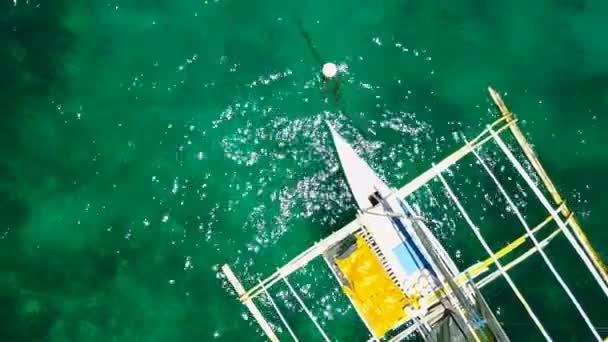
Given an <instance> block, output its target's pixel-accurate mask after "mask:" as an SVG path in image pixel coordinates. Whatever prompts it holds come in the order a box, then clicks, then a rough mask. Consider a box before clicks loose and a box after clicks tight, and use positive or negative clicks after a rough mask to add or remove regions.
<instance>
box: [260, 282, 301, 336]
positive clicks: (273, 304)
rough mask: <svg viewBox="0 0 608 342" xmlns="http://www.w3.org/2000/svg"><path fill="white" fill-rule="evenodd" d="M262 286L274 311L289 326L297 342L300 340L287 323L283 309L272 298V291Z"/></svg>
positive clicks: (290, 332)
mask: <svg viewBox="0 0 608 342" xmlns="http://www.w3.org/2000/svg"><path fill="white" fill-rule="evenodd" d="M259 282H260V284H261V283H262V281H259ZM262 288H263V289H264V294H266V297H268V300H269V301H270V304H272V307H273V308H274V311H276V313H277V315H279V318H280V319H281V322H283V325H285V328H287V331H289V334H290V335H291V337H292V338H293V340H294V341H295V342H299V340H298V337H296V334H294V332H293V330H291V327H290V326H289V324H288V323H287V320H286V319H285V317H283V314H282V313H281V310H279V307H278V306H277V304H276V303H275V302H274V300H273V299H272V296H271V295H270V293H269V292H268V290H266V287H265V286H263V285H262Z"/></svg>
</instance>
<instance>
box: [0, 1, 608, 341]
mask: <svg viewBox="0 0 608 342" xmlns="http://www.w3.org/2000/svg"><path fill="white" fill-rule="evenodd" d="M606 18H608V2H607V1H605V0H537V1H528V0H512V1H493V2H491V1H480V0H462V1H445V0H430V1H413V0H384V1H345V0H337V1H319V0H309V1H276V0H273V1H270V0H260V1H244V0H239V1H237V0H184V1H169V0H156V1H144V0H108V1H84V0H56V1H42V0H2V1H1V5H0V35H1V44H2V48H0V77H1V78H2V85H1V86H0V101H1V102H0V103H1V104H2V110H1V113H2V117H1V121H0V140H1V143H0V153H1V158H0V341H7V342H11V341H15V342H17V341H211V340H223V341H242V340H247V341H262V340H263V337H262V334H261V331H260V330H259V329H258V328H257V327H256V325H255V324H254V322H253V320H252V318H251V317H250V316H249V315H248V314H247V313H246V309H245V308H244V307H243V306H241V305H240V304H239V303H238V302H237V300H236V299H235V296H234V292H233V291H232V290H231V288H230V286H229V285H228V283H227V282H226V280H225V279H224V278H223V277H222V275H221V272H220V269H219V268H220V267H221V265H222V264H224V263H229V264H230V265H232V268H233V270H234V271H235V273H236V274H237V275H238V276H239V277H240V278H241V280H242V281H243V283H244V284H245V286H246V287H250V286H253V285H254V284H255V283H256V282H257V281H258V279H259V278H262V277H263V276H264V275H265V274H269V273H271V272H272V271H273V270H274V269H275V268H276V267H277V266H279V265H281V264H282V263H283V262H286V261H287V260H289V258H290V257H293V256H295V255H296V254H297V253H299V252H300V251H302V250H304V249H305V248H306V247H307V246H309V245H310V244H311V243H313V242H314V241H317V240H319V239H321V238H322V237H324V236H327V235H328V234H330V233H331V232H332V231H335V230H337V229H339V228H340V227H341V226H342V225H343V224H345V223H347V222H349V221H350V220H352V219H353V218H354V214H355V205H354V202H353V200H352V198H351V196H350V194H349V193H348V188H347V184H346V182H345V179H344V177H343V174H342V173H341V170H340V168H339V165H338V160H337V156H336V154H335V152H334V150H333V146H332V142H331V137H330V135H329V132H328V129H327V127H326V125H325V121H326V120H329V121H331V122H333V123H334V124H335V125H336V126H337V127H338V129H339V131H340V132H341V133H342V134H343V135H344V136H345V137H346V138H347V139H349V140H350V141H351V142H352V143H353V145H354V146H355V147H356V148H357V149H358V150H359V151H360V152H361V154H362V156H363V157H364V158H365V159H366V160H368V161H369V162H370V164H371V165H372V166H373V167H374V168H375V169H377V170H378V172H379V173H380V174H381V175H382V176H383V177H385V179H387V180H388V181H389V182H390V183H391V184H392V185H393V186H395V187H398V186H400V185H403V184H405V183H407V182H408V181H409V180H411V179H412V178H413V177H414V176H415V175H417V174H418V173H420V172H422V171H424V170H425V169H426V168H428V167H430V166H431V164H432V163H433V162H434V161H435V162H436V161H438V160H440V159H441V158H442V157H444V156H446V155H447V154H448V153H450V152H451V151H453V150H454V149H455V148H456V147H457V146H459V145H460V144H462V143H463V142H464V138H463V136H466V137H469V138H471V137H473V136H475V135H476V134H477V133H478V132H479V131H481V130H482V129H483V127H484V126H485V125H486V124H487V123H490V122H492V121H493V120H494V119H496V118H497V117H498V114H497V113H496V111H495V109H494V107H493V105H492V103H491V101H490V100H489V97H488V96H487V90H486V88H487V87H488V86H490V85H491V86H493V87H495V88H496V89H497V90H498V91H500V92H501V93H502V94H503V95H504V98H505V100H506V101H507V103H508V105H510V107H511V108H512V109H513V110H514V111H515V112H516V113H517V115H518V118H519V119H520V126H521V127H522V129H523V130H524V131H525V132H526V134H527V136H528V137H529V139H530V141H531V142H532V143H533V144H534V147H535V149H536V151H537V152H538V154H539V155H540V158H541V159H542V161H543V162H544V164H545V166H546V168H547V169H548V171H549V173H550V175H551V176H552V178H553V179H554V181H555V183H556V185H557V186H558V188H559V189H560V191H561V192H562V193H563V194H564V196H565V197H566V198H567V199H568V203H569V205H570V207H572V208H573V209H574V210H575V211H576V212H577V217H578V218H579V220H580V221H581V223H582V225H583V227H584V228H585V230H586V231H587V233H588V235H589V237H590V238H591V240H592V241H593V242H594V245H595V246H596V248H597V250H598V252H599V253H600V254H601V255H602V256H603V258H604V260H606V259H608V244H607V242H608V230H607V229H606V227H605V223H604V219H605V218H606V213H607V212H608V200H606V199H604V198H603V196H604V194H605V193H606V190H608V181H607V180H606V179H607V178H606V177H607V176H608V152H607V151H608V142H607V141H608V140H607V139H608V133H607V129H608V116H607V114H606V111H607V108H608V44H606V36H607V34H608V28H607V27H606ZM326 61H332V62H335V63H336V64H338V65H339V67H340V70H341V71H340V80H341V82H340V86H339V89H338V90H336V88H331V87H329V88H328V87H327V86H326V85H324V84H323V82H322V81H321V80H320V78H319V70H320V67H321V63H324V62H326ZM508 142H509V143H511V146H516V145H514V144H513V140H508ZM488 150H489V149H488ZM484 155H486V157H488V159H489V160H491V161H492V165H493V166H494V167H495V168H496V169H497V170H501V172H500V173H501V174H502V175H503V176H505V177H504V178H505V181H506V182H507V183H508V184H507V185H508V188H509V189H510V190H512V191H514V192H516V193H517V196H516V197H517V201H518V205H520V206H521V207H522V208H524V207H525V208H529V207H530V206H532V207H533V204H534V202H535V201H534V198H533V196H532V195H529V194H528V195H526V194H525V191H524V188H525V184H524V183H523V182H516V181H515V180H514V179H511V178H509V177H507V174H508V171H504V172H503V170H504V169H503V168H502V167H501V166H500V165H507V164H504V160H502V159H501V158H500V157H499V156H498V155H497V154H492V153H491V152H490V151H484ZM494 156H496V157H494ZM501 163H502V164H501ZM475 166H476V165H475V164H474V159H467V160H466V161H465V163H464V164H463V166H462V167H460V168H453V170H452V171H453V172H452V173H450V174H449V177H448V180H449V182H450V183H451V184H452V185H453V186H454V187H455V188H456V189H457V190H458V191H459V193H460V196H461V197H462V200H463V202H464V203H465V205H467V208H469V209H470V212H469V213H470V214H471V216H472V217H473V218H474V219H475V220H476V223H477V224H478V225H479V226H480V229H481V231H482V233H483V234H484V235H485V236H486V237H488V240H489V241H490V242H491V243H490V244H491V246H492V248H494V249H498V248H500V247H502V246H504V245H505V244H506V243H507V242H508V241H510V240H511V239H513V238H515V237H517V236H519V235H521V234H522V233H523V228H522V227H521V226H520V225H518V224H517V221H516V219H515V218H514V216H513V215H512V214H510V213H509V212H508V211H507V210H506V206H505V203H504V201H502V200H501V198H500V196H499V195H498V194H497V192H496V189H494V188H492V184H491V183H488V182H487V179H486V181H485V183H484V181H481V180H480V179H481V178H479V177H478V176H479V171H478V170H479V168H478V167H475ZM410 201H411V203H412V204H413V205H416V206H418V207H420V208H421V209H423V212H424V213H425V215H426V216H427V218H429V219H432V222H433V225H432V228H433V230H434V231H435V233H436V234H437V236H438V237H439V238H440V240H441V241H442V242H443V243H444V244H445V245H446V248H447V249H448V250H449V251H450V253H452V254H453V255H454V256H455V258H456V261H457V263H458V265H459V266H460V267H462V268H464V267H466V266H467V265H469V264H471V263H472V262H475V261H477V260H481V259H483V258H484V254H483V251H482V249H481V248H480V247H479V244H478V243H477V241H476V240H475V238H474V236H473V235H472V233H471V232H470V229H469V227H468V226H467V225H466V223H465V221H464V220H462V218H461V217H460V216H459V215H458V213H457V211H456V209H455V208H454V206H453V204H451V203H450V202H449V200H448V199H447V197H445V193H444V192H443V191H442V189H441V187H440V185H439V184H437V183H433V184H432V185H431V186H429V187H428V188H425V189H423V193H422V194H419V195H417V196H416V197H413V198H411V199H410ZM528 203H529V204H530V206H528ZM526 215H527V218H528V219H529V222H530V224H531V225H534V224H536V223H538V222H540V221H541V220H542V219H543V218H544V217H545V216H546V213H545V214H540V211H539V210H536V209H533V208H532V209H530V210H527V211H526ZM547 229H554V227H551V228H547ZM547 253H548V255H549V256H550V257H552V259H554V260H555V264H556V267H557V268H558V270H559V271H560V272H561V273H562V275H563V276H564V278H565V279H566V281H567V283H568V284H569V285H570V286H571V287H572V289H573V291H574V293H575V294H576V296H577V298H578V299H579V300H580V301H581V304H582V306H583V307H584V308H585V309H586V310H587V311H588V313H589V315H590V318H591V320H592V321H593V323H594V324H595V325H596V326H597V327H599V330H600V331H601V332H602V333H603V335H604V336H606V335H608V309H607V307H608V299H607V298H605V297H603V296H602V294H601V292H600V291H599V289H598V287H597V285H596V284H595V283H594V282H593V280H592V278H591V277H590V276H588V275H587V274H586V273H585V271H584V269H583V268H584V266H583V264H582V263H581V262H580V261H578V260H577V259H576V254H575V253H574V252H573V251H572V249H571V248H570V247H569V245H568V244H567V242H566V240H565V239H564V237H563V236H560V237H558V238H557V239H556V242H555V244H554V245H551V246H550V247H549V248H548V249H547ZM511 274H512V276H513V278H514V280H515V281H516V283H517V284H518V285H519V286H520V288H521V289H522V292H523V293H524V295H525V296H526V297H527V298H528V299H529V300H530V302H531V304H532V306H533V307H534V309H535V311H536V312H537V314H538V315H539V317H541V320H542V321H543V322H544V323H545V324H546V326H547V329H548V331H549V333H550V334H551V335H552V336H553V337H554V338H555V340H558V341H587V340H591V339H592V336H591V334H590V333H589V331H588V330H587V328H586V326H585V324H584V323H583V321H582V319H581V318H580V317H579V316H578V314H577V312H576V310H575V309H574V308H573V306H572V305H570V304H569V301H568V299H567V298H566V296H565V293H564V292H563V291H562V290H561V289H560V288H559V286H558V285H557V283H556V282H555V280H554V279H553V278H552V277H551V275H550V273H549V272H548V269H547V267H546V266H545V265H544V264H543V262H542V260H541V259H540V258H539V257H538V256H537V257H534V258H532V259H530V260H529V261H526V262H525V263H524V264H522V267H521V268H518V269H516V270H514V271H512V272H511ZM290 279H291V282H292V284H294V286H295V287H296V288H297V289H298V290H299V291H300V292H301V293H302V296H303V298H304V300H305V301H306V302H307V304H308V305H309V307H310V308H311V310H312V311H313V312H314V313H315V314H316V315H317V316H318V317H319V319H320V321H321V323H322V325H323V326H324V328H325V329H326V330H327V332H328V333H329V334H330V335H331V336H333V338H334V339H335V340H341V341H351V340H357V339H365V336H366V333H365V329H364V326H363V325H362V324H361V323H360V322H359V321H358V320H357V317H356V314H355V313H354V311H353V310H352V309H349V308H348V305H347V304H348V301H347V299H346V298H345V297H344V296H343V295H342V294H341V291H340V290H339V289H337V288H335V287H334V282H333V280H332V278H331V274H330V273H329V272H328V270H327V269H326V268H325V265H324V264H323V262H322V261H318V262H314V263H313V264H311V265H310V266H309V267H307V268H306V269H305V270H304V271H302V272H299V273H297V274H295V275H293V277H291V278H290ZM272 293H273V295H274V296H275V298H276V300H277V302H278V303H279V305H280V306H281V308H282V310H283V311H284V312H285V315H286V318H287V320H289V321H290V322H291V323H292V325H293V326H294V329H295V330H296V333H297V334H298V335H300V336H302V340H308V341H311V340H320V336H319V335H318V333H317V331H316V330H315V328H314V326H313V325H312V323H310V321H308V320H307V319H306V316H305V315H304V314H303V313H302V312H301V310H300V309H299V307H298V306H297V303H296V302H295V300H294V299H293V298H292V297H291V296H290V295H289V294H288V292H287V290H286V288H285V287H284V286H283V285H278V286H277V287H276V288H273V289H272ZM484 293H485V295H486V296H487V299H488V301H489V303H490V305H491V306H492V307H493V308H494V309H496V310H497V312H498V319H499V320H500V321H501V322H503V324H504V327H505V329H506V332H507V333H508V334H509V335H510V336H511V337H512V340H513V341H538V340H541V338H542V336H541V335H540V334H539V333H537V332H535V331H534V329H533V325H532V322H531V320H530V319H529V318H528V317H527V316H526V314H525V311H524V310H523V308H522V307H521V306H520V305H519V303H518V302H517V301H516V299H514V297H513V295H512V294H511V293H510V292H509V289H508V286H507V285H506V284H505V283H504V281H502V280H499V281H497V282H495V283H493V284H491V285H489V286H488V287H487V288H485V289H484ZM260 306H261V307H262V308H263V310H264V312H266V313H268V316H269V319H270V320H272V321H273V322H277V323H278V322H279V321H278V319H277V317H275V316H273V315H272V313H271V312H270V311H269V307H268V305H267V303H266V304H264V303H261V304H260ZM280 336H281V337H283V338H285V339H286V340H288V338H289V335H288V334H287V333H286V332H285V331H284V330H283V331H282V332H281V333H280Z"/></svg>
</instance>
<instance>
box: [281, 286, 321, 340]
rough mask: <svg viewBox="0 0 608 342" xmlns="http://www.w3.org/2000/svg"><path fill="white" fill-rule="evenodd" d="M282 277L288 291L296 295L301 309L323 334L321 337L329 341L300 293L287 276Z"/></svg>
mask: <svg viewBox="0 0 608 342" xmlns="http://www.w3.org/2000/svg"><path fill="white" fill-rule="evenodd" d="M282 279H283V281H284V282H285V284H286V285H287V287H288V288H289V291H291V294H293V296H294V297H296V300H297V301H298V303H300V305H301V306H302V309H304V312H306V314H307V315H308V317H310V319H311V320H312V322H313V323H314V324H315V326H316V327H317V329H318V330H319V332H320V333H321V335H323V338H324V339H325V341H327V342H330V341H331V340H330V339H329V337H328V336H327V334H326V333H325V331H323V328H322V327H321V325H320V324H319V322H317V319H316V318H315V316H314V315H313V314H312V312H310V310H309V309H308V307H307V306H306V304H304V301H303V300H302V298H300V295H298V293H297V292H296V290H295V289H294V288H293V287H292V286H291V284H290V283H289V281H288V280H287V278H282Z"/></svg>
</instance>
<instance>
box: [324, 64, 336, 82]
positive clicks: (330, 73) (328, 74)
mask: <svg viewBox="0 0 608 342" xmlns="http://www.w3.org/2000/svg"><path fill="white" fill-rule="evenodd" d="M322 72H323V76H325V78H334V77H336V75H337V74H338V67H337V66H336V65H335V64H334V63H325V64H323V70H322Z"/></svg>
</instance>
